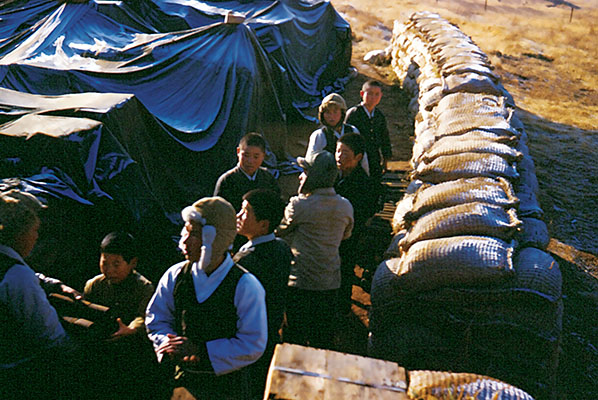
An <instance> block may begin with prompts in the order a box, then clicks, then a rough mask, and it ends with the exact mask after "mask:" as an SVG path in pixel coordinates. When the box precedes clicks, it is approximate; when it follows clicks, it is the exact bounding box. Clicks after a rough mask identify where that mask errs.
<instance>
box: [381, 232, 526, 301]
mask: <svg viewBox="0 0 598 400" xmlns="http://www.w3.org/2000/svg"><path fill="white" fill-rule="evenodd" d="M514 245H515V243H514V242H512V243H510V244H508V243H506V242H504V241H502V240H500V239H496V238H491V237H484V236H452V237H448V238H440V239H430V240H422V241H420V242H417V243H415V244H413V245H412V246H411V247H410V248H409V251H407V252H406V253H403V254H402V255H401V258H400V259H396V258H393V259H390V260H387V261H385V263H387V265H388V268H389V269H390V270H391V271H392V272H393V273H395V274H396V275H397V277H398V278H399V279H398V282H397V283H398V287H397V289H398V290H399V291H420V290H432V289H435V288H438V287H442V286H449V287H454V286H457V287H459V286H469V285H487V284H491V283H496V282H501V281H504V280H507V279H511V278H512V277H513V275H514V273H515V270H514V269H513V260H512V256H513V248H514Z"/></svg>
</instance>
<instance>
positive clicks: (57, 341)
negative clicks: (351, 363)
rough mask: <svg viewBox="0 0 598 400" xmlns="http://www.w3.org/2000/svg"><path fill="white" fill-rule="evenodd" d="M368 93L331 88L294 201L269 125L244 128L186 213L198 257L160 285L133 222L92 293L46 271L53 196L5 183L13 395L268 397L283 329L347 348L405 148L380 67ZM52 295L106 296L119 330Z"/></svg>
mask: <svg viewBox="0 0 598 400" xmlns="http://www.w3.org/2000/svg"><path fill="white" fill-rule="evenodd" d="M360 94H361V98H362V102H361V103H360V104H359V105H357V106H355V107H353V108H351V109H349V110H347V107H346V103H345V101H344V99H343V98H342V96H340V95H339V94H336V93H333V94H330V95H328V96H327V97H325V98H324V99H323V101H322V103H321V105H320V107H319V118H320V121H321V124H322V126H321V128H319V129H317V130H316V131H314V132H313V133H312V134H311V136H310V139H309V145H308V148H307V151H306V154H305V156H304V157H298V158H297V164H298V165H299V166H300V167H301V168H302V170H303V172H302V173H301V175H300V176H299V189H298V193H297V195H295V196H292V197H291V198H290V199H288V201H285V200H284V199H283V198H282V197H281V190H280V188H279V186H278V183H277V181H276V179H274V177H273V176H272V174H270V173H269V172H268V171H267V169H266V168H264V167H263V166H262V163H263V161H264V158H265V154H266V141H265V139H264V138H263V137H262V136H261V135H260V134H257V133H248V134H246V135H245V136H243V138H242V139H241V140H240V142H239V145H238V147H237V157H238V163H237V165H236V166H235V167H234V168H232V169H231V170H229V171H227V172H225V173H224V174H222V176H221V177H220V178H219V179H218V181H217V183H216V186H215V190H214V193H213V196H211V197H204V198H201V199H199V200H197V201H196V202H194V203H193V204H191V205H189V206H187V207H185V208H184V209H183V210H182V211H181V218H182V220H183V221H184V226H183V228H182V230H181V236H180V240H179V245H178V247H179V249H180V250H181V252H182V254H183V256H184V260H183V261H181V262H179V263H177V264H175V265H173V266H171V267H170V268H168V269H167V270H166V272H165V273H164V274H163V276H162V277H161V279H160V280H159V281H158V282H157V283H155V285H154V284H153V283H152V282H150V281H149V280H147V279H146V278H145V277H143V275H141V274H140V273H139V272H137V271H136V269H135V268H136V265H137V262H138V249H137V248H136V243H135V239H134V238H133V237H132V236H131V235H130V234H129V233H127V232H111V233H109V234H108V235H106V237H105V238H104V239H103V240H102V242H101V243H100V245H99V253H100V258H99V268H100V272H101V273H100V274H99V275H97V276H95V277H93V278H91V279H90V280H89V281H88V282H87V283H86V285H85V288H84V290H83V292H82V293H79V292H78V291H77V290H75V289H73V288H70V287H68V286H67V285H65V284H63V283H62V282H60V281H58V280H55V279H52V278H48V277H45V276H43V275H41V274H36V273H35V272H34V270H33V269H32V268H31V267H29V266H28V265H27V262H26V261H25V260H26V259H27V256H28V255H29V254H30V253H31V251H32V249H33V248H34V245H35V243H36V241H37V237H38V229H39V225H40V218H39V215H38V213H39V212H40V211H41V210H42V208H43V207H44V206H43V205H42V203H40V202H39V200H38V199H37V198H35V197H34V196H32V195H30V194H28V193H25V192H20V191H16V190H13V191H10V192H4V193H1V194H0V307H1V309H2V312H1V313H0V319H2V323H1V325H0V326H2V328H1V329H2V330H3V331H4V332H3V333H4V334H3V335H1V337H2V338H1V339H0V340H1V341H2V342H3V343H2V344H1V345H0V373H1V374H2V381H3V382H4V384H3V385H1V386H2V387H0V395H1V396H2V398H33V397H36V398H62V397H68V398H70V397H79V396H73V395H72V394H73V393H81V394H83V393H87V394H89V393H94V394H95V395H97V396H99V397H101V398H135V397H136V396H138V397H139V398H147V397H148V393H150V392H149V390H151V396H150V398H161V397H162V398H170V396H171V394H172V391H173V390H174V388H176V387H184V388H185V389H186V390H187V391H188V392H189V393H191V394H192V395H193V396H194V397H196V398H197V399H220V398H224V399H251V398H261V397H262V396H263V392H264V387H265V384H266V377H267V371H268V368H269V364H270V360H271V358H272V355H273V353H274V348H275V346H276V344H277V343H281V342H282V341H284V342H291V343H297V344H301V345H309V346H314V347H319V348H327V349H334V346H335V345H334V333H335V324H336V321H337V320H338V317H339V315H342V314H346V313H349V312H350V306H351V288H352V285H353V284H354V283H355V279H356V277H355V274H354V267H355V265H356V264H359V265H362V263H366V261H364V260H363V259H362V257H361V255H362V254H363V252H364V250H363V248H362V247H363V245H364V243H367V241H366V240H365V237H367V226H368V221H369V220H370V219H371V218H372V217H373V215H374V214H375V213H376V212H377V210H378V209H379V206H380V196H381V194H382V191H381V177H382V174H383V173H384V171H385V169H386V164H387V161H388V160H389V158H390V157H391V156H392V153H391V147H390V140H389V135H388V129H387V127H386V120H385V117H384V115H383V113H382V112H381V111H380V110H379V109H378V108H377V105H378V103H379V102H380V98H381V96H382V85H381V84H380V83H379V82H377V81H368V82H366V83H365V84H364V85H363V87H362V90H361V92H360ZM366 245H367V244H366ZM50 293H60V294H61V295H63V297H64V296H66V297H67V298H68V299H71V300H72V301H73V302H83V304H85V305H87V306H90V305H91V306H93V305H95V304H99V305H102V306H106V307H107V309H108V310H109V311H110V312H109V313H107V314H106V315H107V317H106V318H109V319H110V320H111V324H109V325H108V326H109V327H110V328H109V330H108V333H107V334H106V335H105V337H103V338H102V339H101V340H98V337H94V339H93V340H92V339H91V335H88V334H87V335H86V334H81V332H80V330H78V331H75V330H73V327H72V326H70V325H68V324H67V323H66V322H65V320H64V318H61V316H60V313H59V312H57V310H56V307H55V305H54V304H53V302H52V297H51V296H50V295H49V294H50ZM73 332H77V333H73ZM98 374H99V375H98ZM149 382H151V384H148V385H145V383H149ZM90 388H93V389H90ZM90 390H91V392H90ZM81 397H83V398H84V397H85V396H84V395H82V396H81ZM88 397H91V398H93V396H88Z"/></svg>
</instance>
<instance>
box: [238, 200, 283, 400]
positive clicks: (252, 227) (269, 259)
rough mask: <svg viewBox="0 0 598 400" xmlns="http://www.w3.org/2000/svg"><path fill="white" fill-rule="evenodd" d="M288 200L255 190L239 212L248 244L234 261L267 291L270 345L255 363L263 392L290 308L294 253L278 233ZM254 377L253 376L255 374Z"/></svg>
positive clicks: (257, 389)
mask: <svg viewBox="0 0 598 400" xmlns="http://www.w3.org/2000/svg"><path fill="white" fill-rule="evenodd" d="M284 207H285V205H284V203H283V202H282V200H281V199H280V196H279V194H278V193H277V192H275V191H273V190H268V189H254V190H251V191H249V192H247V193H246V194H245V195H244V196H243V203H242V205H241V210H240V211H239V213H238V214H237V234H238V235H242V236H245V237H246V238H247V239H248V242H247V243H245V244H244V245H243V246H242V247H241V248H240V249H239V251H238V252H237V253H236V254H235V256H234V257H233V260H234V261H235V262H237V263H238V264H240V265H241V266H243V267H245V268H246V269H247V270H249V271H250V272H251V273H252V274H253V275H255V276H256V277H257V278H258V279H259V281H260V282H261V284H262V286H263V287H264V289H265V291H266V309H267V313H268V344H267V345H266V351H265V352H264V355H263V356H262V358H261V359H260V360H258V362H257V363H256V364H255V365H254V367H253V370H252V372H253V373H255V379H252V381H254V383H255V385H254V389H255V390H254V393H255V394H259V395H262V394H263V392H264V385H265V383H266V377H267V373H268V367H269V365H270V360H271V358H272V355H273V353H274V347H275V346H276V344H277V343H280V335H279V333H278V331H279V329H280V327H281V325H282V321H283V319H284V312H285V309H286V293H287V282H288V279H289V273H290V268H291V260H292V258H293V253H292V252H291V249H290V247H289V246H288V245H287V243H286V242H285V241H284V240H282V239H280V238H277V237H275V236H274V233H273V232H274V229H275V228H276V227H277V226H278V224H279V223H280V220H281V219H282V216H283V213H284ZM252 378H253V376H252Z"/></svg>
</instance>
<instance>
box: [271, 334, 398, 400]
mask: <svg viewBox="0 0 598 400" xmlns="http://www.w3.org/2000/svg"><path fill="white" fill-rule="evenodd" d="M406 389H407V383H406V374H405V370H404V369H403V368H401V367H399V366H398V365H397V364H396V363H393V362H390V361H383V360H377V359H373V358H368V357H362V356H357V355H353V354H346V353H339V352H336V351H331V350H322V349H316V348H312V347H304V346H298V345H294V344H289V343H284V344H282V345H277V346H276V350H275V352H274V357H273V358H272V363H271V365H270V371H269V373H268V381H267V384H266V392H265V395H264V399H287V400H291V399H315V400H333V399H334V400H336V399H374V398H375V399H383V400H384V399H389V400H391V399H393V400H394V399H397V400H405V399H407V396H406V394H405V392H406Z"/></svg>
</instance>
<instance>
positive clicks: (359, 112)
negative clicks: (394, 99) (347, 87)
mask: <svg viewBox="0 0 598 400" xmlns="http://www.w3.org/2000/svg"><path fill="white" fill-rule="evenodd" d="M359 94H360V96H361V100H362V101H361V103H360V104H358V105H356V106H355V107H351V108H350V109H349V111H347V116H346V117H345V122H346V123H347V124H351V125H354V126H355V127H356V128H357V129H359V133H360V134H361V135H362V136H363V138H364V139H365V153H366V154H367V155H368V165H369V175H370V176H371V177H372V178H374V179H375V180H376V181H377V182H380V180H381V178H382V174H383V173H384V172H385V171H386V166H387V163H388V160H390V158H391V157H392V147H391V145H390V137H389V134H388V127H387V126H386V117H385V116H384V114H383V113H382V111H381V110H380V109H379V108H378V107H377V106H378V104H379V103H380V100H381V99H382V84H381V83H380V82H378V81H375V80H369V81H367V82H365V83H364V84H363V86H362V87H361V91H360V92H359Z"/></svg>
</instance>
